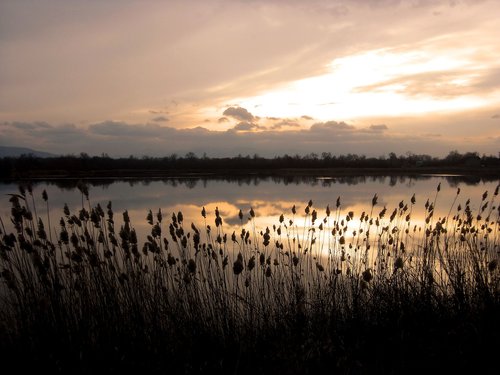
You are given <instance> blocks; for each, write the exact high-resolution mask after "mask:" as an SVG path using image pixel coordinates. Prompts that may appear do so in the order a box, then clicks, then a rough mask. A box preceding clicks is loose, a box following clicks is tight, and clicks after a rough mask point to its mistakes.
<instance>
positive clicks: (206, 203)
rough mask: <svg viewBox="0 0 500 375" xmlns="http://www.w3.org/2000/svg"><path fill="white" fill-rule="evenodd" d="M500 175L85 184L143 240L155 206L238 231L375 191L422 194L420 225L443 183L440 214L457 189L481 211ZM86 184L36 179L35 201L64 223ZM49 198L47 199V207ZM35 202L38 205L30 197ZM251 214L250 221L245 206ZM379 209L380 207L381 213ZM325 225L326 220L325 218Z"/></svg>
mask: <svg viewBox="0 0 500 375" xmlns="http://www.w3.org/2000/svg"><path fill="white" fill-rule="evenodd" d="M499 181H500V180H498V179H497V180H491V179H489V180H487V179H483V178H476V177H468V176H435V175H421V176H348V177H335V178H330V177H321V176H320V177H311V176H307V177H296V176H286V177H277V176H273V177H259V176H248V177H245V178H235V177H227V178H217V179H213V178H208V177H199V176H192V177H179V178H169V179H149V180H138V179H120V180H116V179H89V180H86V181H84V183H85V184H87V186H88V187H89V192H90V194H89V201H88V202H85V205H86V208H88V206H95V205H96V204H98V203H99V204H100V205H101V206H103V207H105V206H106V205H107V203H108V201H112V205H113V210H114V211H115V214H116V216H117V224H118V225H120V221H119V220H121V213H123V212H124V211H125V210H127V211H128V213H129V215H130V218H131V220H132V225H133V226H134V227H135V228H136V230H137V232H138V235H139V238H140V239H143V238H145V236H146V235H147V234H148V231H149V230H150V227H149V225H148V224H147V222H146V220H145V218H146V215H147V213H148V211H149V210H152V211H153V212H157V211H158V210H159V209H161V210H162V212H163V213H164V214H165V216H167V217H169V216H171V215H172V213H177V212H179V211H182V212H183V215H184V218H185V222H187V223H191V222H192V223H194V224H195V225H197V226H203V224H204V223H203V220H202V217H201V214H200V213H201V210H202V208H203V207H204V208H205V210H206V212H207V220H209V224H211V225H213V224H214V223H213V219H214V217H213V215H214V212H215V209H216V208H218V210H219V212H220V214H221V216H222V217H223V220H224V228H225V230H226V231H227V232H232V231H234V230H239V228H240V225H241V224H246V221H247V220H248V216H249V215H248V213H249V211H250V209H253V210H254V212H255V213H256V216H257V218H256V219H257V220H256V223H257V224H258V225H259V226H260V227H262V228H266V227H272V226H273V225H276V224H277V223H278V217H279V216H280V215H281V214H284V215H285V216H287V217H289V216H292V214H291V209H292V207H294V206H295V207H296V209H297V217H294V221H295V223H296V224H297V225H301V223H300V220H301V218H300V216H301V215H303V214H304V209H305V207H306V205H307V202H308V201H309V200H312V201H313V202H314V208H315V209H316V210H318V217H320V218H322V215H324V211H325V210H326V207H327V206H329V207H330V208H333V207H335V205H336V202H337V199H338V198H340V204H341V206H340V209H341V210H343V211H345V213H347V212H348V211H353V212H354V213H355V216H356V217H359V216H360V215H361V213H362V212H366V211H368V210H369V209H370V205H371V200H372V197H373V196H374V194H377V196H378V197H379V199H378V204H377V207H376V209H377V210H381V209H383V207H387V210H388V211H389V214H390V211H391V210H392V209H393V208H395V207H396V206H397V205H398V204H399V203H400V202H404V203H405V204H407V203H408V202H409V200H410V198H411V197H412V195H413V194H415V197H416V204H415V212H414V214H413V215H414V216H413V218H412V222H414V223H422V222H423V220H424V211H425V209H424V204H425V202H426V201H427V199H431V200H433V199H434V198H435V195H436V187H437V186H438V184H440V186H441V191H440V193H439V195H438V198H437V201H436V210H435V215H436V216H439V215H445V214H447V213H448V211H449V209H450V206H451V204H452V202H453V199H454V198H455V195H456V190H457V189H458V188H460V189H461V194H460V197H459V200H458V202H457V204H460V203H461V204H462V206H463V205H464V202H465V201H466V200H467V199H469V198H470V200H471V208H472V209H473V210H477V209H478V207H477V206H478V205H479V204H480V200H481V196H482V194H483V193H484V192H485V191H489V192H490V193H492V192H493V191H494V190H495V187H496V186H497V184H498V183H499ZM79 183H81V181H78V180H74V179H58V180H47V181H34V182H32V185H33V191H34V198H35V201H37V202H38V207H37V209H38V213H39V215H43V216H45V217H46V215H47V206H46V205H45V203H44V202H43V201H42V199H41V194H42V191H43V190H46V191H47V193H48V196H49V206H48V207H49V211H50V212H49V215H50V217H51V221H52V222H53V223H54V222H56V223H57V222H58V220H59V218H60V217H61V216H62V209H63V207H64V204H67V205H68V207H69V208H70V210H71V211H72V212H77V211H78V210H79V209H81V206H82V197H81V193H80V192H79V191H78V189H77V185H78V184H79ZM17 185H18V183H15V182H4V183H0V202H1V208H0V210H1V211H0V214H1V215H2V219H4V223H5V224H6V225H7V224H8V222H9V220H6V218H7V217H8V216H9V214H10V209H9V202H8V199H9V196H8V194H9V193H16V192H17ZM42 203H43V204H42ZM30 204H31V202H30ZM240 210H241V211H242V212H243V213H244V218H243V222H242V221H241V220H240V218H239V216H238V214H239V211H240ZM377 212H378V211H377ZM318 224H319V222H318Z"/></svg>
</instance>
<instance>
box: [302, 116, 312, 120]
mask: <svg viewBox="0 0 500 375" xmlns="http://www.w3.org/2000/svg"><path fill="white" fill-rule="evenodd" d="M301 119H303V120H314V118H312V117H311V116H307V115H304V116H302V117H301Z"/></svg>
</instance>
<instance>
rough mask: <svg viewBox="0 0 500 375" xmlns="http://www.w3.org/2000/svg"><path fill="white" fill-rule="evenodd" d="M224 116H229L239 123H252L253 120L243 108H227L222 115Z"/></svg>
mask: <svg viewBox="0 0 500 375" xmlns="http://www.w3.org/2000/svg"><path fill="white" fill-rule="evenodd" d="M222 114H223V115H224V116H229V117H232V118H235V119H236V120H239V121H248V122H252V121H254V120H255V117H254V116H253V115H252V114H251V113H250V112H248V111H247V110H246V109H245V108H242V107H229V108H228V109H226V110H225V111H224V112H223V113H222Z"/></svg>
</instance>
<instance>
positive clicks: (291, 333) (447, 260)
mask: <svg viewBox="0 0 500 375" xmlns="http://www.w3.org/2000/svg"><path fill="white" fill-rule="evenodd" d="M79 190H80V193H81V196H82V207H81V209H80V210H79V211H78V212H70V210H69V209H68V207H67V206H65V207H64V209H63V213H62V216H61V218H60V220H59V222H58V223H54V222H51V221H50V216H48V215H47V216H41V215H38V214H37V204H43V205H46V206H47V212H48V211H49V197H48V196H47V194H46V192H45V191H43V192H42V194H41V197H40V198H41V200H42V202H40V199H39V198H35V195H36V194H35V193H34V192H33V190H32V189H31V187H29V186H27V187H22V186H21V187H20V188H19V192H18V193H15V194H11V196H10V202H11V216H10V218H0V220H1V222H0V230H1V233H0V234H1V239H0V272H1V277H0V298H1V302H0V335H1V336H0V337H1V341H0V350H1V353H2V357H3V362H4V363H10V364H12V365H14V366H16V368H18V369H20V370H23V369H31V368H36V369H46V370H51V371H55V372H64V373H94V372H95V371H106V372H107V373H114V372H123V371H129V370H135V371H149V372H154V373H166V372H171V373H185V374H192V373H193V374H194V373H214V372H216V373H232V374H234V373H237V374H246V373H251V372H252V373H254V372H257V373H272V372H278V373H290V374H293V373H340V374H353V373H360V374H361V373H363V374H364V373H372V374H373V373H384V374H385V373H402V372H404V373H411V372H415V373H416V372H420V371H429V370H432V371H447V372H449V371H454V372H461V371H475V370H478V369H481V370H482V371H483V372H486V373H489V372H490V371H491V373H496V371H498V365H497V364H496V362H495V354H494V353H495V350H496V349H495V346H494V345H493V344H492V343H495V342H497V343H498V340H499V338H500V336H499V322H498V317H499V316H500V315H499V312H500V308H499V307H500V303H499V302H500V271H499V266H498V263H499V261H500V259H499V257H500V248H499V224H500V206H498V203H497V201H496V199H497V196H498V190H499V188H498V187H497V188H496V190H495V191H494V192H485V193H484V194H483V196H482V197H481V201H480V205H479V207H480V208H479V209H477V210H476V212H473V209H472V208H471V204H470V200H467V201H465V202H463V201H462V200H461V197H460V190H458V191H457V192H456V197H455V201H454V202H453V205H452V206H451V207H450V208H449V211H448V213H447V215H446V216H437V214H436V215H435V214H434V213H435V211H436V206H437V205H438V203H439V193H440V185H438V186H437V189H436V191H435V194H434V196H433V197H431V198H430V199H428V200H427V201H426V202H425V204H422V203H420V204H418V203H417V202H416V198H415V196H411V197H409V199H408V201H401V202H400V203H399V205H397V206H396V207H394V208H389V207H380V206H379V205H378V197H377V195H375V196H373V197H372V198H368V199H371V202H370V204H369V206H368V210H367V211H366V212H362V213H354V212H352V211H348V212H345V211H344V210H343V208H342V204H341V197H339V198H338V199H337V200H336V203H335V204H334V205H332V207H329V206H328V207H325V208H323V209H321V210H320V209H316V208H315V207H314V204H313V202H312V201H309V202H308V203H307V204H306V205H305V208H303V209H302V210H301V211H303V212H297V209H296V207H295V206H294V207H292V208H291V210H290V212H286V213H283V214H282V215H280V216H279V217H278V218H277V220H276V223H275V225H273V226H272V227H266V228H260V227H259V220H258V217H257V216H256V214H255V212H254V211H253V209H252V210H250V211H249V212H245V213H243V212H241V211H240V214H239V216H240V220H241V226H240V229H239V230H232V229H231V230H229V231H228V230H227V226H226V225H225V222H224V218H223V217H222V216H221V215H220V213H219V211H218V210H215V214H214V216H213V217H211V216H209V215H207V213H206V212H205V209H203V210H202V212H201V217H200V219H201V220H200V222H202V223H203V224H201V225H200V224H196V225H195V224H194V223H186V222H185V221H184V217H183V214H182V212H176V213H169V215H167V216H164V214H163V213H162V211H161V210H158V211H157V212H153V211H149V212H147V213H145V216H146V220H147V222H148V223H149V225H150V227H151V230H150V233H149V234H148V235H147V238H146V239H145V240H144V241H143V242H140V241H139V239H138V236H137V234H136V231H135V229H134V227H133V223H131V220H130V218H129V215H128V213H127V212H126V211H125V212H123V213H122V215H121V218H120V220H117V219H116V217H115V214H114V212H113V208H112V203H111V202H109V203H108V204H107V206H106V207H102V206H101V205H100V204H97V205H95V206H94V205H92V204H91V201H90V198H89V192H88V188H87V187H86V186H85V185H83V184H82V185H80V186H79ZM419 210H423V214H424V215H423V217H424V218H423V220H416V219H415V218H416V217H417V212H418V211H419ZM39 211H40V210H39ZM299 223H301V224H300V225H299ZM197 225H198V227H197Z"/></svg>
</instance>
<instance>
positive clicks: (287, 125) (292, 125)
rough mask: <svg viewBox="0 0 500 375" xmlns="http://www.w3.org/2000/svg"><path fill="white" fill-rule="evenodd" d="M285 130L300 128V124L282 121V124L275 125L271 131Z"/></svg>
mask: <svg viewBox="0 0 500 375" xmlns="http://www.w3.org/2000/svg"><path fill="white" fill-rule="evenodd" d="M283 128H300V124H299V123H298V122H296V121H293V120H282V121H280V122H277V123H276V124H273V126H271V129H275V130H278V129H283Z"/></svg>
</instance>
